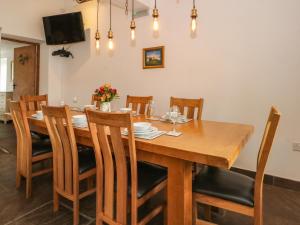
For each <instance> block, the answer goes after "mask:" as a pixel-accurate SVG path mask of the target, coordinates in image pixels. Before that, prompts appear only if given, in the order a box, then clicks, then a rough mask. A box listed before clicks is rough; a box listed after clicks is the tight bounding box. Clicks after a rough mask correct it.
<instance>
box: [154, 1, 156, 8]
mask: <svg viewBox="0 0 300 225" xmlns="http://www.w3.org/2000/svg"><path fill="white" fill-rule="evenodd" d="M154 8H155V9H156V0H154Z"/></svg>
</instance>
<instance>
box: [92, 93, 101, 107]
mask: <svg viewBox="0 0 300 225" xmlns="http://www.w3.org/2000/svg"><path fill="white" fill-rule="evenodd" d="M91 104H92V105H95V106H96V107H98V108H99V107H100V105H101V97H100V96H98V95H92V101H91Z"/></svg>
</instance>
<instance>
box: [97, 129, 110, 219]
mask: <svg viewBox="0 0 300 225" xmlns="http://www.w3.org/2000/svg"><path fill="white" fill-rule="evenodd" d="M97 132H98V138H99V143H100V146H101V150H102V151H101V152H102V156H103V161H104V171H105V175H104V191H105V195H104V213H105V215H107V216H109V217H111V218H113V215H114V214H113V213H114V162H113V157H112V152H111V149H110V145H109V142H108V139H107V136H106V132H105V127H104V126H102V125H98V126H97Z"/></svg>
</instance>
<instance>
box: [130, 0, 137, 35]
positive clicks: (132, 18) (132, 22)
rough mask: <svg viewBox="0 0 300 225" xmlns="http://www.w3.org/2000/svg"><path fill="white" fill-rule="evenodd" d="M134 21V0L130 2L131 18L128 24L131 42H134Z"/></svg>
mask: <svg viewBox="0 0 300 225" xmlns="http://www.w3.org/2000/svg"><path fill="white" fill-rule="evenodd" d="M135 28H136V25H135V21H134V0H132V17H131V22H130V30H131V40H132V41H134V40H135Z"/></svg>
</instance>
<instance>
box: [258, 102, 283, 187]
mask: <svg viewBox="0 0 300 225" xmlns="http://www.w3.org/2000/svg"><path fill="white" fill-rule="evenodd" d="M279 120H280V114H279V112H278V111H277V109H276V108H274V107H272V108H271V111H270V114H269V118H268V121H267V124H266V127H265V131H264V135H263V139H262V142H261V145H260V149H259V153H258V157H257V169H256V177H255V191H256V192H257V191H258V192H260V191H261V189H262V186H263V179H264V174H265V168H266V164H267V161H268V157H269V154H270V151H271V148H272V144H273V140H274V136H275V133H276V130H277V126H278V123H279Z"/></svg>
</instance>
